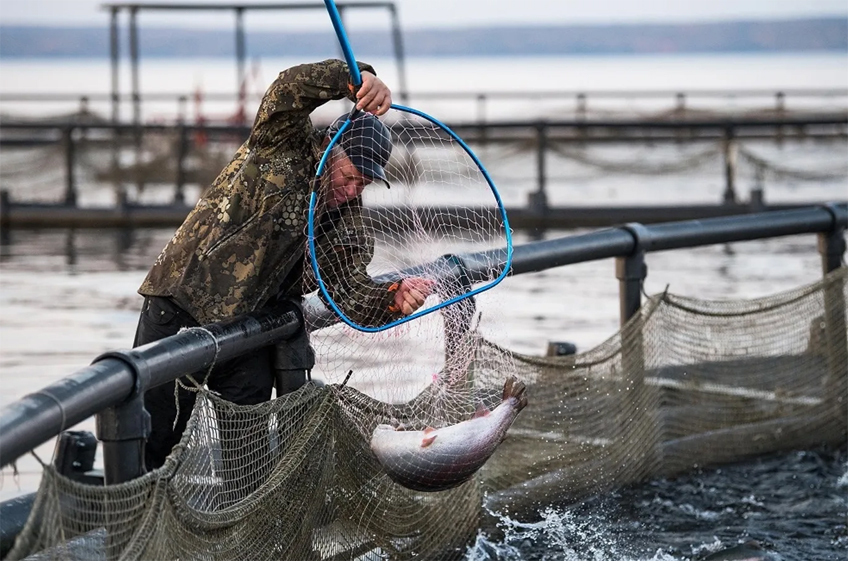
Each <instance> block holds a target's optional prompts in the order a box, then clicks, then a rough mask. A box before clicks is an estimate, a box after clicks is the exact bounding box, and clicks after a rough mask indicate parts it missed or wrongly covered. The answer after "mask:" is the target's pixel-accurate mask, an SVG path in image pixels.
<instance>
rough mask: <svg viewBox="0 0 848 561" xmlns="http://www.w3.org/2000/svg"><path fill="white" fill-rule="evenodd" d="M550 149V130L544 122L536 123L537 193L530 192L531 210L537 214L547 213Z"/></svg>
mask: <svg viewBox="0 0 848 561" xmlns="http://www.w3.org/2000/svg"><path fill="white" fill-rule="evenodd" d="M547 150H548V131H547V126H546V125H545V123H544V122H540V123H537V124H536V185H537V189H536V192H535V193H530V196H529V206H530V210H531V211H532V212H534V213H536V214H545V213H546V212H547V210H548V195H547V193H546V192H545V182H546V179H547V171H546V169H545V167H546V162H545V157H546V152H547Z"/></svg>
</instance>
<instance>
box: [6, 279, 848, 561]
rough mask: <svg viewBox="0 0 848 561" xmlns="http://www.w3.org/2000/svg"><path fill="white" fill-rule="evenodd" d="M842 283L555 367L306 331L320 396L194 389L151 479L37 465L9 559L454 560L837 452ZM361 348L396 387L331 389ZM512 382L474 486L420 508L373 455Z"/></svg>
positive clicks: (676, 306)
mask: <svg viewBox="0 0 848 561" xmlns="http://www.w3.org/2000/svg"><path fill="white" fill-rule="evenodd" d="M846 271H847V270H846V268H845V267H842V268H841V269H839V270H837V271H835V272H832V273H830V274H829V275H827V276H826V277H825V278H824V279H823V280H822V281H820V282H817V283H814V284H812V285H808V286H804V287H801V288H798V289H796V290H793V291H791V292H786V293H782V294H778V295H774V296H770V297H766V298H761V299H755V300H742V301H703V300H698V299H693V298H688V297H681V296H675V295H673V294H669V293H664V294H659V295H655V296H653V297H651V298H650V299H648V300H647V301H646V302H645V304H644V305H643V306H642V308H641V309H640V311H639V312H638V313H637V314H636V315H635V316H634V317H633V318H631V320H630V321H629V322H628V323H627V324H626V325H624V326H623V327H622V329H621V330H620V332H619V333H617V334H616V335H614V336H613V337H611V338H610V339H608V340H607V341H606V342H604V343H602V344H601V345H599V346H598V347H596V348H594V349H592V350H589V351H587V352H584V353H581V354H577V355H572V356H566V357H542V356H528V355H522V354H518V353H514V352H510V351H509V350H507V349H504V348H502V347H500V346H498V345H497V344H495V343H493V342H491V341H489V340H487V339H486V338H485V337H483V336H482V334H480V333H479V332H477V331H476V330H475V329H474V328H473V326H472V328H470V329H469V330H468V331H466V332H465V333H464V335H463V339H462V341H461V342H460V343H457V345H459V347H457V348H458V349H459V350H457V351H456V353H458V354H460V355H462V356H463V357H465V358H464V359H463V361H461V362H457V361H456V360H455V357H450V356H449V355H450V354H451V348H450V345H447V347H445V348H446V349H447V350H445V353H444V354H443V355H442V357H441V366H440V367H438V368H437V369H436V372H435V374H436V375H433V374H427V375H426V376H423V377H422V378H420V379H415V378H414V377H413V376H411V374H409V373H411V372H413V371H416V370H417V371H420V372H428V373H429V371H430V369H433V368H436V367H435V366H434V365H430V364H421V365H420V368H419V367H418V366H412V365H410V364H407V361H406V360H405V359H406V358H408V357H409V356H410V354H412V353H407V352H404V353H403V354H398V353H399V349H400V347H399V344H400V343H399V342H400V339H402V336H401V335H397V334H391V332H382V333H377V334H365V333H361V332H354V331H353V330H352V329H350V328H347V327H341V326H335V327H333V328H330V329H325V330H318V331H316V332H315V333H313V340H314V343H315V344H316V346H317V347H318V348H319V349H320V348H321V347H322V346H325V345H326V346H327V348H332V349H335V350H336V351H338V352H337V353H336V354H335V355H334V356H332V357H325V358H324V360H322V361H321V362H320V364H319V365H317V366H316V374H320V375H321V376H323V377H324V379H325V380H326V381H327V384H326V385H323V386H321V385H318V384H307V385H306V386H304V387H303V388H301V389H300V390H298V391H296V392H294V393H290V394H286V395H283V396H282V397H279V398H277V399H275V400H273V401H271V402H268V403H264V404H260V405H254V406H237V405H233V404H230V403H228V402H225V401H222V400H221V399H219V398H217V397H216V396H215V395H213V394H211V393H202V394H201V396H200V399H198V402H197V405H196V407H195V409H194V411H193V416H192V418H191V421H190V423H189V426H188V428H187V430H186V432H185V434H184V436H183V439H182V441H181V443H180V444H179V445H178V446H177V447H176V448H175V449H174V451H173V453H172V454H171V456H170V457H169V458H168V460H167V462H166V464H165V465H164V466H163V467H162V468H161V469H159V470H156V471H154V472H151V473H148V474H146V475H144V476H143V477H141V478H139V479H137V480H133V481H130V482H127V483H122V484H119V485H112V486H107V487H101V486H93V485H85V484H82V483H78V482H75V481H72V480H69V479H67V478H65V477H64V476H62V475H60V474H58V473H57V472H56V471H55V469H54V468H52V467H50V466H47V467H46V468H45V471H44V476H43V479H42V483H41V487H40V489H39V492H38V494H37V498H36V502H35V505H34V507H33V509H32V514H31V517H30V519H29V521H28V523H27V525H26V527H25V529H24V531H23V532H22V533H21V535H20V536H19V538H18V540H17V542H16V545H15V547H14V549H13V551H12V552H11V553H10V554H9V556H8V559H21V558H29V559H80V560H90V559H150V560H160V559H216V560H217V559H298V560H301V559H304V560H308V559H381V558H389V559H412V558H418V559H456V558H462V557H463V555H464V552H465V549H466V547H467V544H468V543H469V540H473V538H474V536H475V535H476V533H477V531H478V529H479V528H481V527H483V528H486V527H488V528H491V527H493V525H492V518H491V514H490V513H491V512H500V513H506V512H508V513H510V515H522V516H532V513H534V512H538V509H539V508H540V507H542V506H545V505H550V504H562V503H563V502H573V501H577V500H580V499H581V498H584V497H587V496H590V495H592V494H596V493H599V492H603V491H604V490H608V489H611V488H614V487H616V486H620V485H624V484H627V483H632V482H636V481H640V480H644V479H646V478H649V477H657V476H668V475H672V474H675V473H680V472H683V471H685V470H688V469H691V468H693V467H702V466H707V465H711V464H718V463H722V462H727V461H735V460H741V459H744V458H748V457H752V456H755V455H759V454H763V453H767V452H772V451H779V450H787V449H792V448H798V447H804V446H809V445H818V444H821V443H831V444H834V445H843V444H844V442H845V439H846V436H848V434H847V433H848V426H847V425H848V356H847V353H848V351H846V347H848V337H846V323H845V317H846V298H848V285H847V284H846V277H847V276H848V275H846ZM443 315H444V314H441V315H440V314H431V316H427V317H429V318H431V320H430V324H431V325H425V323H426V322H425V321H423V320H425V319H426V318H422V323H421V324H418V325H420V327H418V328H416V329H436V328H435V324H436V323H437V321H436V320H437V319H438V318H440V317H442V316H443ZM406 325H408V328H407V329H408V330H412V329H413V325H417V324H415V323H410V324H406ZM440 327H441V328H442V329H448V328H449V326H447V325H446V324H445V323H443V324H442V325H441V326H440ZM402 335H403V334H402ZM406 335H410V333H406ZM369 338H370V339H369ZM378 348H384V349H385V352H384V353H382V354H381V353H379V352H377V351H376V350H375V349H378ZM363 350H368V351H370V354H368V353H366V354H365V355H364V356H363V357H362V360H363V361H364V362H365V363H366V364H367V368H363V369H362V371H363V372H365V371H367V370H368V368H370V369H373V370H374V371H375V372H376V371H378V370H381V369H383V368H386V369H388V370H390V371H391V374H390V375H393V376H394V375H399V374H402V373H407V375H408V376H409V380H408V382H409V383H408V387H406V388H404V389H403V390H402V391H398V390H397V389H394V390H391V391H387V390H385V389H384V388H381V387H379V386H378V385H377V383H376V382H377V376H376V375H369V376H357V375H353V376H351V378H350V380H349V381H348V383H347V384H343V383H339V382H338V381H337V380H338V378H337V377H338V376H340V375H341V373H340V371H339V367H340V366H341V365H343V364H344V365H345V368H346V367H347V363H348V361H349V360H352V358H351V357H353V356H356V355H358V354H359V353H360V352H362V351H363ZM320 355H321V353H319V356H320ZM431 358H433V359H434V362H435V357H431ZM401 365H403V366H401ZM342 369H344V368H342ZM505 370H506V371H511V372H514V373H516V374H517V375H518V377H519V378H520V379H521V380H523V381H524V382H525V383H526V384H527V393H528V397H529V405H528V406H527V407H526V408H525V409H524V410H523V411H522V412H521V414H519V415H518V417H517V419H516V421H515V423H514V424H513V425H512V427H511V429H510V431H509V432H508V434H507V437H506V439H505V441H504V442H503V443H502V444H501V446H500V447H499V448H498V449H497V451H496V452H495V454H494V455H493V456H492V457H491V458H490V460H489V461H488V462H487V463H486V464H485V465H484V467H483V468H482V469H481V470H480V471H478V472H477V474H476V475H475V477H474V478H473V479H472V480H470V481H468V482H466V483H464V484H462V485H460V486H458V487H455V488H453V489H450V490H447V491H442V492H436V493H421V492H416V491H411V490H409V489H406V488H403V487H401V486H399V485H397V484H395V483H393V482H392V481H391V480H390V479H389V478H388V477H387V476H386V474H385V473H384V472H383V471H382V470H381V467H380V465H379V464H378V462H377V461H376V460H375V457H374V456H373V455H372V453H371V451H370V449H369V435H370V433H371V431H372V430H373V429H374V427H375V426H376V425H377V424H379V423H382V422H388V423H404V424H406V425H407V426H410V427H421V426H425V425H427V424H434V423H442V424H444V423H450V422H454V421H456V420H459V419H464V418H467V416H468V414H469V413H470V411H471V410H472V408H473V406H474V404H475V403H476V402H478V401H480V400H483V401H487V402H488V404H489V405H493V404H494V403H493V401H496V400H497V395H498V394H499V392H500V388H501V386H502V383H503V378H504V371H505ZM424 378H426V379H427V382H426V383H425V381H424ZM487 525H488V526H487ZM27 556H29V557H27Z"/></svg>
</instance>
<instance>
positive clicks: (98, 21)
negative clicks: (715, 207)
mask: <svg viewBox="0 0 848 561" xmlns="http://www.w3.org/2000/svg"><path fill="white" fill-rule="evenodd" d="M114 1H115V3H121V2H125V1H126V0H114ZM285 2H286V0H242V3H252V4H282V3H285ZM106 3H107V2H104V1H103V0H0V23H2V24H38V25H74V26H80V25H106V24H107V23H108V16H107V12H106V11H105V10H103V9H102V6H103V5H104V4H106ZM140 3H143V2H140ZM156 3H169V4H174V3H179V4H190V3H197V0H156ZM203 3H206V4H209V3H221V2H220V0H205V1H204V2H203ZM317 4H318V5H319V6H320V5H321V3H320V2H317ZM395 4H396V6H397V7H398V11H399V14H400V20H401V25H402V26H403V27H404V28H407V29H410V28H416V27H448V26H450V27H462V26H480V25H490V24H501V25H504V24H507V25H508V24H530V25H533V24H536V25H542V24H585V23H644V22H695V21H720V20H728V19H786V18H795V17H818V16H834V15H838V16H841V17H848V0H395ZM345 17H346V21H347V23H348V25H350V26H354V25H356V26H362V25H366V24H367V22H371V23H373V24H374V25H376V26H383V25H385V23H386V22H387V21H388V17H387V15H385V10H352V11H351V13H350V15H346V16H345ZM140 21H141V24H142V25H157V26H160V25H168V26H188V25H191V26H200V27H220V26H230V25H232V21H233V16H232V15H231V13H228V12H214V13H211V14H202V13H200V12H192V13H190V12H174V11H168V12H152V11H145V12H142V15H141V16H140ZM245 23H246V25H247V26H248V28H263V29H267V28H269V27H277V26H278V27H284V28H286V29H292V28H303V29H315V28H321V27H323V26H326V25H327V15H326V12H324V10H323V9H319V10H314V11H312V10H310V11H308V12H307V11H299V12H295V13H292V12H287V13H286V15H285V16H284V15H282V12H269V11H259V12H249V13H248V14H247V16H246V18H245Z"/></svg>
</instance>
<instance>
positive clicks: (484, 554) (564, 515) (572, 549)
mask: <svg viewBox="0 0 848 561" xmlns="http://www.w3.org/2000/svg"><path fill="white" fill-rule="evenodd" d="M490 514H492V515H493V516H495V517H497V519H498V523H497V525H498V528H500V530H501V531H502V532H503V535H504V537H503V539H502V540H496V539H493V538H491V537H490V536H488V535H487V534H486V533H485V532H480V533H479V534H478V535H477V539H476V540H475V542H474V544H473V545H471V546H469V548H468V550H467V551H466V555H465V559H466V561H491V560H493V559H497V560H505V561H512V560H516V561H518V560H521V559H525V558H526V554H527V551H528V550H534V551H541V550H542V549H543V548H544V553H543V554H542V556H541V557H540V559H543V560H546V561H683V559H682V558H678V557H675V556H674V555H672V554H671V553H669V552H667V551H664V550H663V549H661V548H658V549H657V550H656V551H655V552H654V553H653V554H651V555H650V557H647V556H645V555H640V554H638V553H634V552H631V551H629V549H630V546H629V545H628V544H627V543H624V542H622V541H621V539H620V538H619V537H618V536H614V535H612V534H611V533H610V532H609V531H608V530H607V528H609V526H610V524H609V521H608V520H606V519H605V518H604V517H603V516H602V515H596V514H593V515H590V516H585V515H577V514H575V513H573V512H572V511H571V510H569V509H568V508H554V507H549V508H546V509H545V510H543V511H542V512H541V513H540V515H541V520H539V521H537V522H522V521H520V520H515V519H513V518H511V517H509V516H508V515H504V514H499V513H495V512H491V511H490Z"/></svg>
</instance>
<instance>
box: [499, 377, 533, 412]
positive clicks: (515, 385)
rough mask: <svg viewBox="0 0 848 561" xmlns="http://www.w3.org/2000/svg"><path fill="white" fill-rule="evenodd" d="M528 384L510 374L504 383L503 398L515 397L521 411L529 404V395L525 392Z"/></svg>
mask: <svg viewBox="0 0 848 561" xmlns="http://www.w3.org/2000/svg"><path fill="white" fill-rule="evenodd" d="M526 389H527V388H526V386H525V385H524V382H522V381H520V380H519V379H518V378H516V377H515V376H510V377H509V378H507V380H506V382H505V383H504V390H503V400H504V401H506V400H507V399H511V398H515V400H516V401H515V403H516V406H517V408H518V410H519V411H521V410H522V409H524V408H525V407H526V406H527V395H526V394H525V390H526Z"/></svg>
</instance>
